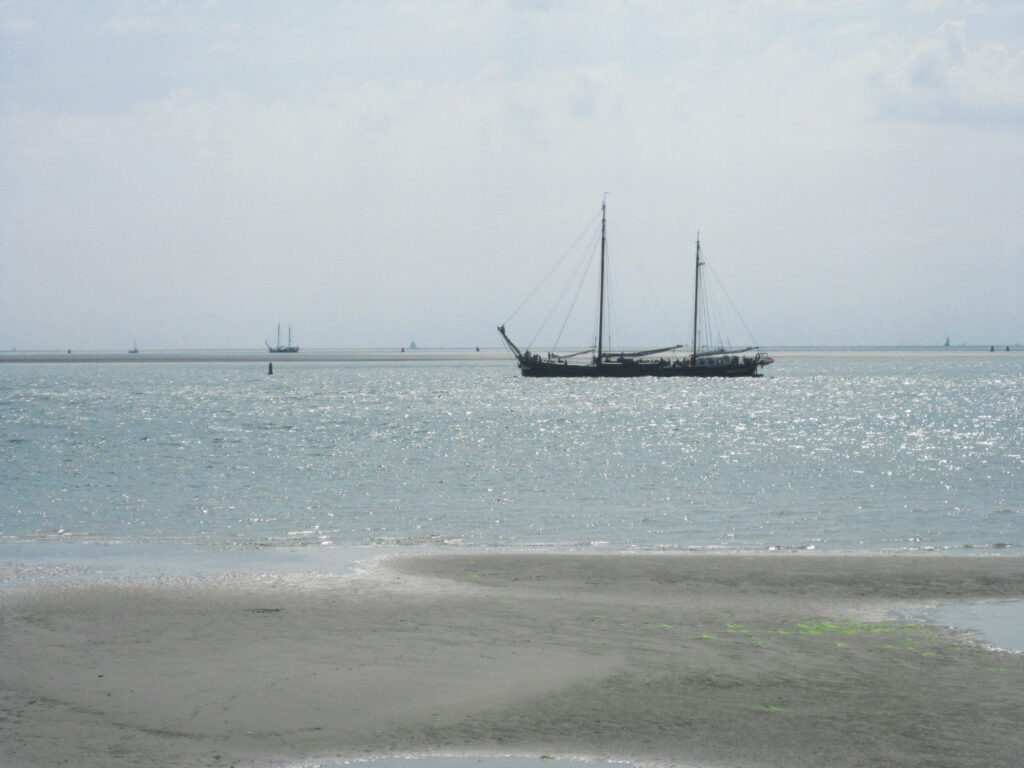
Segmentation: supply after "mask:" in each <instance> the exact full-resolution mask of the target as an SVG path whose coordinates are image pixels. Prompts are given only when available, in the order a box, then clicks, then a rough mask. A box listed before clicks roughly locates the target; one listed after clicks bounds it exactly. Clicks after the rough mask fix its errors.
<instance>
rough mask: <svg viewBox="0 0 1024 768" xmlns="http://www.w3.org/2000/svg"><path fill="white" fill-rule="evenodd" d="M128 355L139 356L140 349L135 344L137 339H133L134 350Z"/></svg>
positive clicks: (130, 350) (129, 351)
mask: <svg viewBox="0 0 1024 768" xmlns="http://www.w3.org/2000/svg"><path fill="white" fill-rule="evenodd" d="M128 354H129V355H137V354H139V348H138V346H136V344H135V339H132V348H131V349H129V350H128Z"/></svg>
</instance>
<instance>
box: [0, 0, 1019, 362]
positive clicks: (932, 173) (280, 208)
mask: <svg viewBox="0 0 1024 768" xmlns="http://www.w3.org/2000/svg"><path fill="white" fill-rule="evenodd" d="M605 197H606V199H607V205H608V217H609V232H610V238H613V237H614V236H616V235H618V234H619V232H620V231H621V232H623V236H624V237H625V230H626V229H628V227H625V228H623V229H621V230H620V229H618V228H617V227H619V226H620V225H622V224H625V223H627V222H632V224H631V225H630V226H632V225H633V224H638V223H642V226H639V225H638V226H636V227H635V229H636V230H638V231H639V232H640V234H638V235H636V236H635V237H634V239H632V240H631V241H630V243H631V244H630V245H629V246H628V248H629V250H630V252H634V251H635V252H637V253H639V252H641V251H643V252H647V251H652V252H653V251H657V252H658V253H659V256H658V258H659V259H662V261H661V262H660V263H662V264H669V265H670V267H669V268H667V269H665V270H664V271H663V272H662V271H659V272H658V273H657V274H656V275H655V276H651V275H648V277H649V278H650V282H652V283H654V284H655V286H656V287H657V288H658V289H660V290H664V291H666V292H667V293H666V295H667V297H668V298H667V299H666V298H662V299H659V302H661V303H663V304H665V305H667V306H668V308H669V313H670V314H673V313H676V312H677V311H678V322H677V323H675V326H676V327H677V328H678V329H679V333H681V334H684V335H685V334H686V333H688V327H689V326H688V321H687V320H686V317H687V316H688V314H689V313H690V312H691V309H690V301H691V298H690V296H691V294H692V263H693V248H694V245H693V243H694V239H695V237H696V235H697V232H699V233H700V238H701V243H702V248H703V250H704V255H705V256H706V257H707V260H708V262H709V263H710V264H712V265H713V268H714V270H715V273H716V274H717V275H718V277H719V278H720V279H721V281H722V283H723V284H724V285H725V286H726V287H727V290H728V293H729V297H730V299H731V301H732V303H733V304H734V305H735V306H736V307H738V308H739V312H740V313H741V315H742V318H743V320H744V322H745V323H746V326H747V327H748V328H749V329H750V331H751V333H752V336H753V340H754V341H756V342H757V343H759V344H761V345H763V346H766V347H768V348H771V347H772V346H792V345H798V346H799V345H896V344H900V345H903V344H907V345H909V344H914V345H917V344H922V345H927V344H941V343H942V342H943V341H944V340H945V339H946V337H947V336H948V337H950V339H951V343H952V344H954V345H957V344H961V343H972V344H986V345H987V344H1000V345H1002V344H1014V343H1017V342H1024V4H1022V3H1020V2H1019V1H1018V0H1006V1H1000V0H991V1H990V2H980V1H977V2H976V1H974V0H934V1H930V0H907V1H906V2H892V1H891V0H855V1H853V0H851V1H846V0H835V2H827V3H820V2H810V1H808V0H763V1H762V2H741V1H736V2H710V1H705V2H686V1H684V0H681V1H679V2H671V1H669V0H632V1H627V0H563V1H561V2H558V1H556V0H465V1H463V0H435V1H433V2H428V1H426V0H337V1H334V2H327V1H326V0H322V1H316V2H314V1H312V0H309V1H306V2H301V1H298V0H297V1H296V2H288V3H282V2H276V0H266V1H265V2H262V1H256V0H252V1H249V0H238V1H237V2H228V1H226V0H225V1H223V2H215V1H213V0H208V1H207V0H195V1H194V2H178V1H176V0H164V1H158V0H154V1H152V2H148V1H140V2H128V1H122V2H119V1H115V0H112V1H109V2H105V1H104V0H98V1H97V2H80V1H73V2H72V1H66V0H47V2H22V1H21V0H0V349H11V348H17V349H20V350H29V349H57V348H60V349H63V348H75V349H115V350H123V349H125V348H127V346H129V345H130V344H131V343H132V341H133V339H134V340H135V341H136V343H137V344H138V346H139V348H140V349H149V350H152V349H183V348H184V349H197V348H242V349H247V348H258V347H261V346H262V343H263V341H264V340H265V339H270V340H271V341H273V340H274V336H275V333H276V325H277V323H278V321H280V322H282V323H283V324H284V326H285V328H287V325H288V324H289V323H290V324H291V326H292V329H293V334H294V338H295V341H296V343H298V344H300V345H301V346H302V347H303V348H316V347H325V348H350V347H398V346H407V345H409V344H410V343H411V342H416V343H417V345H419V346H420V347H438V346H440V347H472V346H487V347H493V346H498V345H500V339H499V338H498V335H497V333H496V331H495V326H496V325H498V324H499V323H502V322H505V321H506V320H508V319H509V317H510V316H513V313H514V312H515V310H516V308H517V307H518V306H519V305H520V303H521V302H522V301H523V299H524V298H526V297H527V296H528V295H529V294H530V292H531V291H532V290H533V288H534V287H535V285H537V283H538V281H539V280H540V278H541V277H542V276H543V275H544V273H545V272H546V271H547V270H548V268H549V266H550V265H551V264H552V263H554V262H555V261H557V260H558V259H559V258H560V257H561V256H562V255H563V253H565V251H566V249H567V248H568V247H569V246H570V245H571V244H572V242H573V240H574V239H575V238H576V237H577V235H578V234H579V233H580V231H581V230H582V228H583V227H584V226H585V225H586V223H587V222H588V221H591V220H592V219H593V216H594V215H595V212H597V211H599V209H600V206H601V201H602V199H605ZM648 225H649V226H648ZM631 237H632V236H631ZM611 242H614V243H615V244H616V245H619V243H620V241H618V240H612V241H611ZM620 247H622V246H620ZM664 259H667V261H664ZM509 331H510V334H512V335H513V337H514V338H520V339H527V340H529V338H530V337H531V336H532V334H533V329H531V328H530V327H528V319H527V317H526V316H524V315H522V314H520V315H514V319H513V320H512V321H510V322H509ZM635 333H636V334H637V335H638V336H644V339H642V340H639V343H641V344H654V345H657V344H661V343H663V342H668V343H673V342H675V341H678V340H679V339H676V338H669V339H666V338H665V333H664V331H663V330H661V329H658V328H655V327H654V326H653V325H652V326H651V327H650V328H647V327H643V328H640V329H638V330H636V331H635ZM583 343H589V342H587V341H585V342H583Z"/></svg>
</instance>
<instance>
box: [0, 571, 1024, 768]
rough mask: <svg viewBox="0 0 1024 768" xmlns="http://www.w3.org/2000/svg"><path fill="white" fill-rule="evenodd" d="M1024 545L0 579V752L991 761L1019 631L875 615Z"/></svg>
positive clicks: (1004, 757)
mask: <svg viewBox="0 0 1024 768" xmlns="http://www.w3.org/2000/svg"><path fill="white" fill-rule="evenodd" d="M1022 597H1024V559H1022V558H1019V557H1012V556H1005V555H1003V556H988V557H941V556H920V557H884V556H876V557H858V556H810V555H772V556H768V555H765V556H738V555H723V556H718V555H692V556H691V555H683V556H679V555H671V556H669V555H665V556H658V555H642V556H631V555H608V556H605V555H546V554H544V555H532V554H512V555H501V554H476V555H474V554H467V555H431V556H405V557H393V558H390V559H387V560H385V561H381V562H378V563H375V564H374V565H372V566H371V567H369V568H368V569H366V570H365V571H362V572H359V573H357V574H355V575H351V574H350V575H345V576H331V575H321V576H316V575H309V574H278V575H264V576H251V575H246V576H234V577H217V578H214V577H205V578H194V579H165V580H153V581H145V580H140V581H131V582H107V583H98V582H84V581H83V582H74V583H63V584H49V585H40V586H34V587H31V588H9V589H6V590H4V591H2V592H0V598H2V600H3V603H2V614H0V619H2V621H0V765H4V766H24V767H25V768H35V767H36V766H40V767H42V766H46V768H52V766H60V765H69V766H70V765H73V766H81V767H83V768H90V767H91V766H97V767H98V766H115V767H116V766H168V765H174V766H222V765H223V766H226V765H237V766H244V765H268V764H289V763H291V764H295V763H300V762H303V761H313V760H324V761H326V760H340V759H349V758H360V757H371V756H375V755H410V754H449V755H488V754H506V755H507V754H512V755H522V756H530V757H539V756H541V755H553V756H590V757H594V758H603V759H620V760H628V761H632V762H633V763H634V764H636V765H663V766H734V767H736V766H742V767H744V768H755V767H760V766H787V767H788V768H800V767H802V766H815V767H816V768H818V767H820V766H836V767H843V766H989V765H990V766H1005V765H1014V764H1018V763H1019V761H1020V755H1021V752H1022V749H1024V739H1022V737H1021V735H1020V728H1019V725H1020V723H1021V722H1024V696H1022V695H1021V692H1022V691H1024V656H1022V655H1020V654H1012V653H1006V652H998V651H992V650H988V649H986V648H984V647H982V646H981V645H978V644H975V643H972V642H970V641H969V640H966V639H965V638H963V637H960V636H957V635H956V634H954V633H952V632H951V631H949V630H945V629H942V628H939V627H929V626H921V625H908V624H901V623H899V622H897V621H892V620H890V617H891V616H892V615H893V613H894V612H896V611H903V610H911V609H915V608H919V607H922V606H925V605H928V604H933V603H939V602H945V601H953V600H976V599H1001V600H1006V599H1020V598H1022Z"/></svg>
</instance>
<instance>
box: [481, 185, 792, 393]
mask: <svg viewBox="0 0 1024 768" xmlns="http://www.w3.org/2000/svg"><path fill="white" fill-rule="evenodd" d="M605 242H606V236H605V204H604V202H602V203H601V263H600V286H599V292H598V296H599V298H598V307H597V317H598V321H597V335H596V338H597V344H596V348H591V349H584V350H582V351H577V352H569V353H562V354H557V353H554V352H549V353H548V355H547V357H546V358H542V357H541V356H540V355H538V354H536V353H534V352H531V351H530V350H529V349H520V348H519V347H518V346H517V345H516V344H515V343H514V342H513V341H512V339H510V338H509V336H508V334H507V333H506V332H505V326H504V325H500V326H498V333H500V334H501V338H502V341H504V342H505V344H506V345H507V346H508V348H509V350H511V352H512V355H513V356H514V357H515V359H516V363H517V364H518V365H519V370H520V371H522V374H523V376H542V377H552V378H553V377H566V376H597V377H633V376H665V377H669V376H671V377H675V376H699V377H736V376H759V375H760V373H759V371H760V369H761V368H763V367H764V366H766V365H770V364H771V363H772V362H773V360H772V358H771V357H769V356H768V355H766V354H765V353H764V352H762V351H761V350H760V349H759V348H757V347H745V348H725V347H707V348H701V347H699V346H698V340H697V327H698V320H699V317H700V306H699V302H700V286H701V267H703V266H704V262H703V261H702V259H701V253H700V239H699V238H698V240H697V255H696V259H695V267H694V269H695V272H696V274H695V278H694V289H693V291H694V292H693V341H692V344H691V345H689V354H685V353H683V354H679V353H678V352H677V351H678V350H681V349H686V345H684V344H674V345H672V346H666V347H660V348H658V349H645V350H616V351H611V350H609V349H607V348H606V347H605V345H604V336H605V330H606V329H605V303H606V298H605V297H606V293H607V286H606V285H605V283H606V272H607V270H606V266H605V261H606V249H605ZM673 353H675V354H673Z"/></svg>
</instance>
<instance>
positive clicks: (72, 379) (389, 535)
mask: <svg viewBox="0 0 1024 768" xmlns="http://www.w3.org/2000/svg"><path fill="white" fill-rule="evenodd" d="M274 362H275V363H276V365H275V373H274V375H273V376H268V375H267V374H266V368H265V366H264V365H263V364H262V363H254V362H232V361H225V362H206V363H175V362H138V363H130V364H128V363H124V364H110V363H80V364H54V363H51V364H35V363H18V364H7V365H2V366H0V413H2V414H3V416H2V419H3V421H2V423H3V434H2V438H0V488H3V492H2V499H0V542H4V543H6V544H14V543H22V542H54V541H90V542H104V543H113V542H129V543H133V542H134V543H137V542H188V543H200V544H203V545H209V546H213V547H230V546H235V545H310V544H316V545H328V546H335V547H365V546H368V545H386V546H410V545H411V546H415V545H429V546H442V547H468V546H490V547H558V548H587V549H589V548H594V547H600V548H603V549H610V550H615V551H618V550H636V549H640V550H689V549H698V550H708V549H723V548H724V549H727V550H755V551H761V550H780V549H781V550H785V549H813V550H815V551H921V550H929V551H930V550H939V551H949V552H958V551H975V550H982V551H995V552H1004V551H1006V552H1013V551H1017V552H1019V551H1020V547H1021V545H1022V544H1024V535H1022V534H1024V355H1021V354H1020V353H1013V352H1011V353H999V354H987V353H985V354H954V353H948V352H942V351H936V352H932V353H910V352H908V353H899V352H879V353H870V354H869V353H859V352H846V353H842V352H832V353H802V354H801V353H793V354H791V355H788V356H787V355H785V354H783V355H779V356H778V359H777V362H776V363H775V364H774V365H773V366H771V367H770V368H769V369H767V370H768V374H769V375H767V376H766V377H764V378H760V379H732V380H728V379H722V380H714V379H709V380H696V379H693V380H689V379H664V380H660V379H627V380H600V379H589V380H588V379H578V380H571V379H568V380H543V379H538V380H533V379H524V378H522V377H520V376H519V375H518V372H517V371H516V369H515V367H514V365H513V364H512V363H511V362H510V361H508V360H505V359H484V360H481V361H472V360H462V361H459V360H453V361H438V362H422V363H394V362H380V363H375V362H362V363H337V362H315V361H301V360H296V361H279V360H275V361H274Z"/></svg>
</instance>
